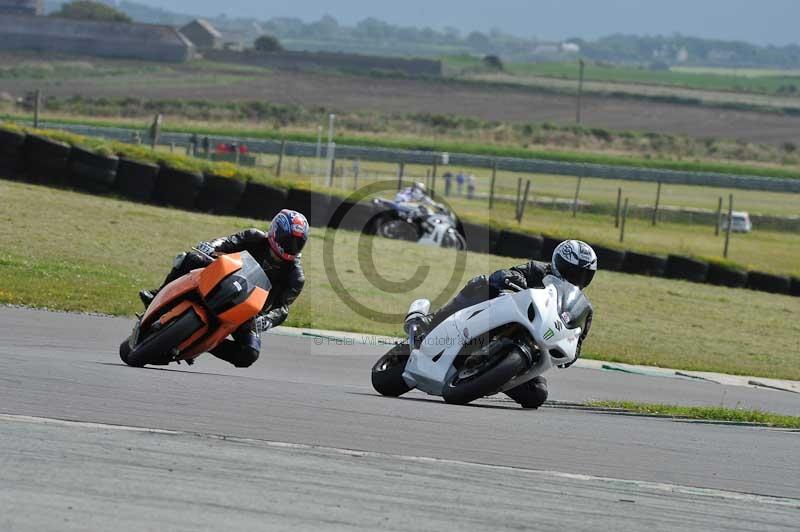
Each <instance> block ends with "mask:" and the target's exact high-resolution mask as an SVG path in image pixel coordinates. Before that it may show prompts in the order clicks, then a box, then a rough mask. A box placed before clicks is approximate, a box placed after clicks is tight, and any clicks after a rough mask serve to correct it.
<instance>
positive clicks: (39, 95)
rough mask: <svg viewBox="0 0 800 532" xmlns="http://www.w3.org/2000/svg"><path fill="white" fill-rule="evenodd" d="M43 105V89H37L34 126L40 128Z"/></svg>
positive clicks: (34, 99)
mask: <svg viewBox="0 0 800 532" xmlns="http://www.w3.org/2000/svg"><path fill="white" fill-rule="evenodd" d="M41 105H42V91H40V90H39V89H36V91H35V92H34V93H33V127H35V128H36V129H39V110H40V107H41Z"/></svg>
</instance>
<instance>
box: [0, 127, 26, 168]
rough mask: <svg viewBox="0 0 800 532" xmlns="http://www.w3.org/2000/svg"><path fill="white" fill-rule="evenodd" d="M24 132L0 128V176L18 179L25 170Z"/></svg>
mask: <svg viewBox="0 0 800 532" xmlns="http://www.w3.org/2000/svg"><path fill="white" fill-rule="evenodd" d="M23 144H25V133H20V132H17V131H10V130H8V129H0V177H2V178H4V179H19V178H21V177H22V174H23V172H24V171H25V158H24V154H23V151H22V146H23Z"/></svg>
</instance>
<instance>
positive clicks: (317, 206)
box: [284, 188, 331, 227]
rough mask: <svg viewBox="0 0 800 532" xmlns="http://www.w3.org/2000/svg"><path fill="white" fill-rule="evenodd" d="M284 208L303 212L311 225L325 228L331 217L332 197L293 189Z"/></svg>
mask: <svg viewBox="0 0 800 532" xmlns="http://www.w3.org/2000/svg"><path fill="white" fill-rule="evenodd" d="M284 208H286V209H292V210H295V211H297V212H302V213H303V214H304V215H305V216H306V219H307V220H308V223H309V224H311V225H314V226H319V227H325V226H327V225H328V222H329V221H330V217H331V197H330V196H328V195H327V194H322V193H320V192H314V191H312V190H305V189H301V188H293V189H290V190H289V194H288V196H287V198H286V204H285V205H284Z"/></svg>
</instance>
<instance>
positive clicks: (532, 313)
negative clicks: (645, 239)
mask: <svg viewBox="0 0 800 532" xmlns="http://www.w3.org/2000/svg"><path fill="white" fill-rule="evenodd" d="M508 287H509V290H510V291H509V292H508V293H503V294H501V295H500V296H499V297H496V298H494V299H491V300H489V301H485V302H482V303H478V304H476V305H473V306H471V307H467V308H465V309H463V310H460V311H458V312H456V313H454V314H453V315H451V316H449V317H447V319H445V320H444V321H443V322H441V323H440V324H439V325H437V326H436V327H435V328H434V329H433V330H431V331H430V332H429V333H428V334H427V335H424V337H421V338H420V336H421V335H420V334H419V333H420V323H422V322H421V318H423V317H424V316H426V315H427V314H428V312H429V310H430V301H428V300H425V299H419V300H417V301H414V303H412V305H411V308H410V309H409V313H408V316H407V317H406V328H407V330H408V342H407V343H405V342H404V343H402V344H399V345H396V346H395V347H394V348H393V349H392V350H391V351H389V352H388V353H387V354H386V355H384V356H383V357H381V359H380V360H378V362H377V363H376V364H375V365H374V366H373V368H372V385H373V387H374V388H375V390H376V391H377V392H378V393H380V394H381V395H386V396H391V397H399V396H400V395H403V394H404V393H406V392H408V391H410V390H412V389H415V388H417V389H419V390H422V391H424V392H426V393H428V394H430V395H437V396H441V397H443V398H444V400H445V401H446V402H448V403H453V404H462V405H463V404H467V403H469V402H471V401H474V400H476V399H479V398H481V397H485V396H489V395H494V394H496V393H500V392H512V393H509V395H512V396H514V395H515V394H514V393H513V392H514V389H515V388H518V387H520V388H519V390H520V391H521V390H523V389H524V388H525V387H522V386H521V385H523V384H525V383H526V382H528V381H530V380H531V379H533V378H534V377H536V376H538V375H541V374H543V373H544V372H546V371H547V370H549V369H550V368H552V367H553V366H564V365H569V364H571V363H572V362H574V361H575V359H576V354H577V346H578V340H579V338H580V335H581V330H582V326H583V325H584V323H585V316H586V311H587V309H588V308H590V307H589V301H588V299H587V298H586V296H584V294H583V292H581V290H580V289H579V288H578V287H576V286H574V285H571V284H569V283H568V282H566V281H564V280H562V279H559V278H557V277H554V276H551V275H549V276H547V277H545V278H544V288H541V289H522V288H520V287H518V286H516V285H513V284H509V285H508ZM518 397H519V393H517V394H516V396H515V397H514V398H515V400H517V402H520V403H521V404H523V406H524V397H523V398H522V399H523V401H520V400H519V399H518Z"/></svg>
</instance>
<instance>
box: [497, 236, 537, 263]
mask: <svg viewBox="0 0 800 532" xmlns="http://www.w3.org/2000/svg"><path fill="white" fill-rule="evenodd" d="M543 245H544V238H543V237H541V236H538V235H526V234H523V233H515V232H513V231H505V230H503V231H500V235H499V238H498V239H497V254H498V255H502V256H504V257H513V258H515V259H538V258H539V257H541V255H542V246H543Z"/></svg>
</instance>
